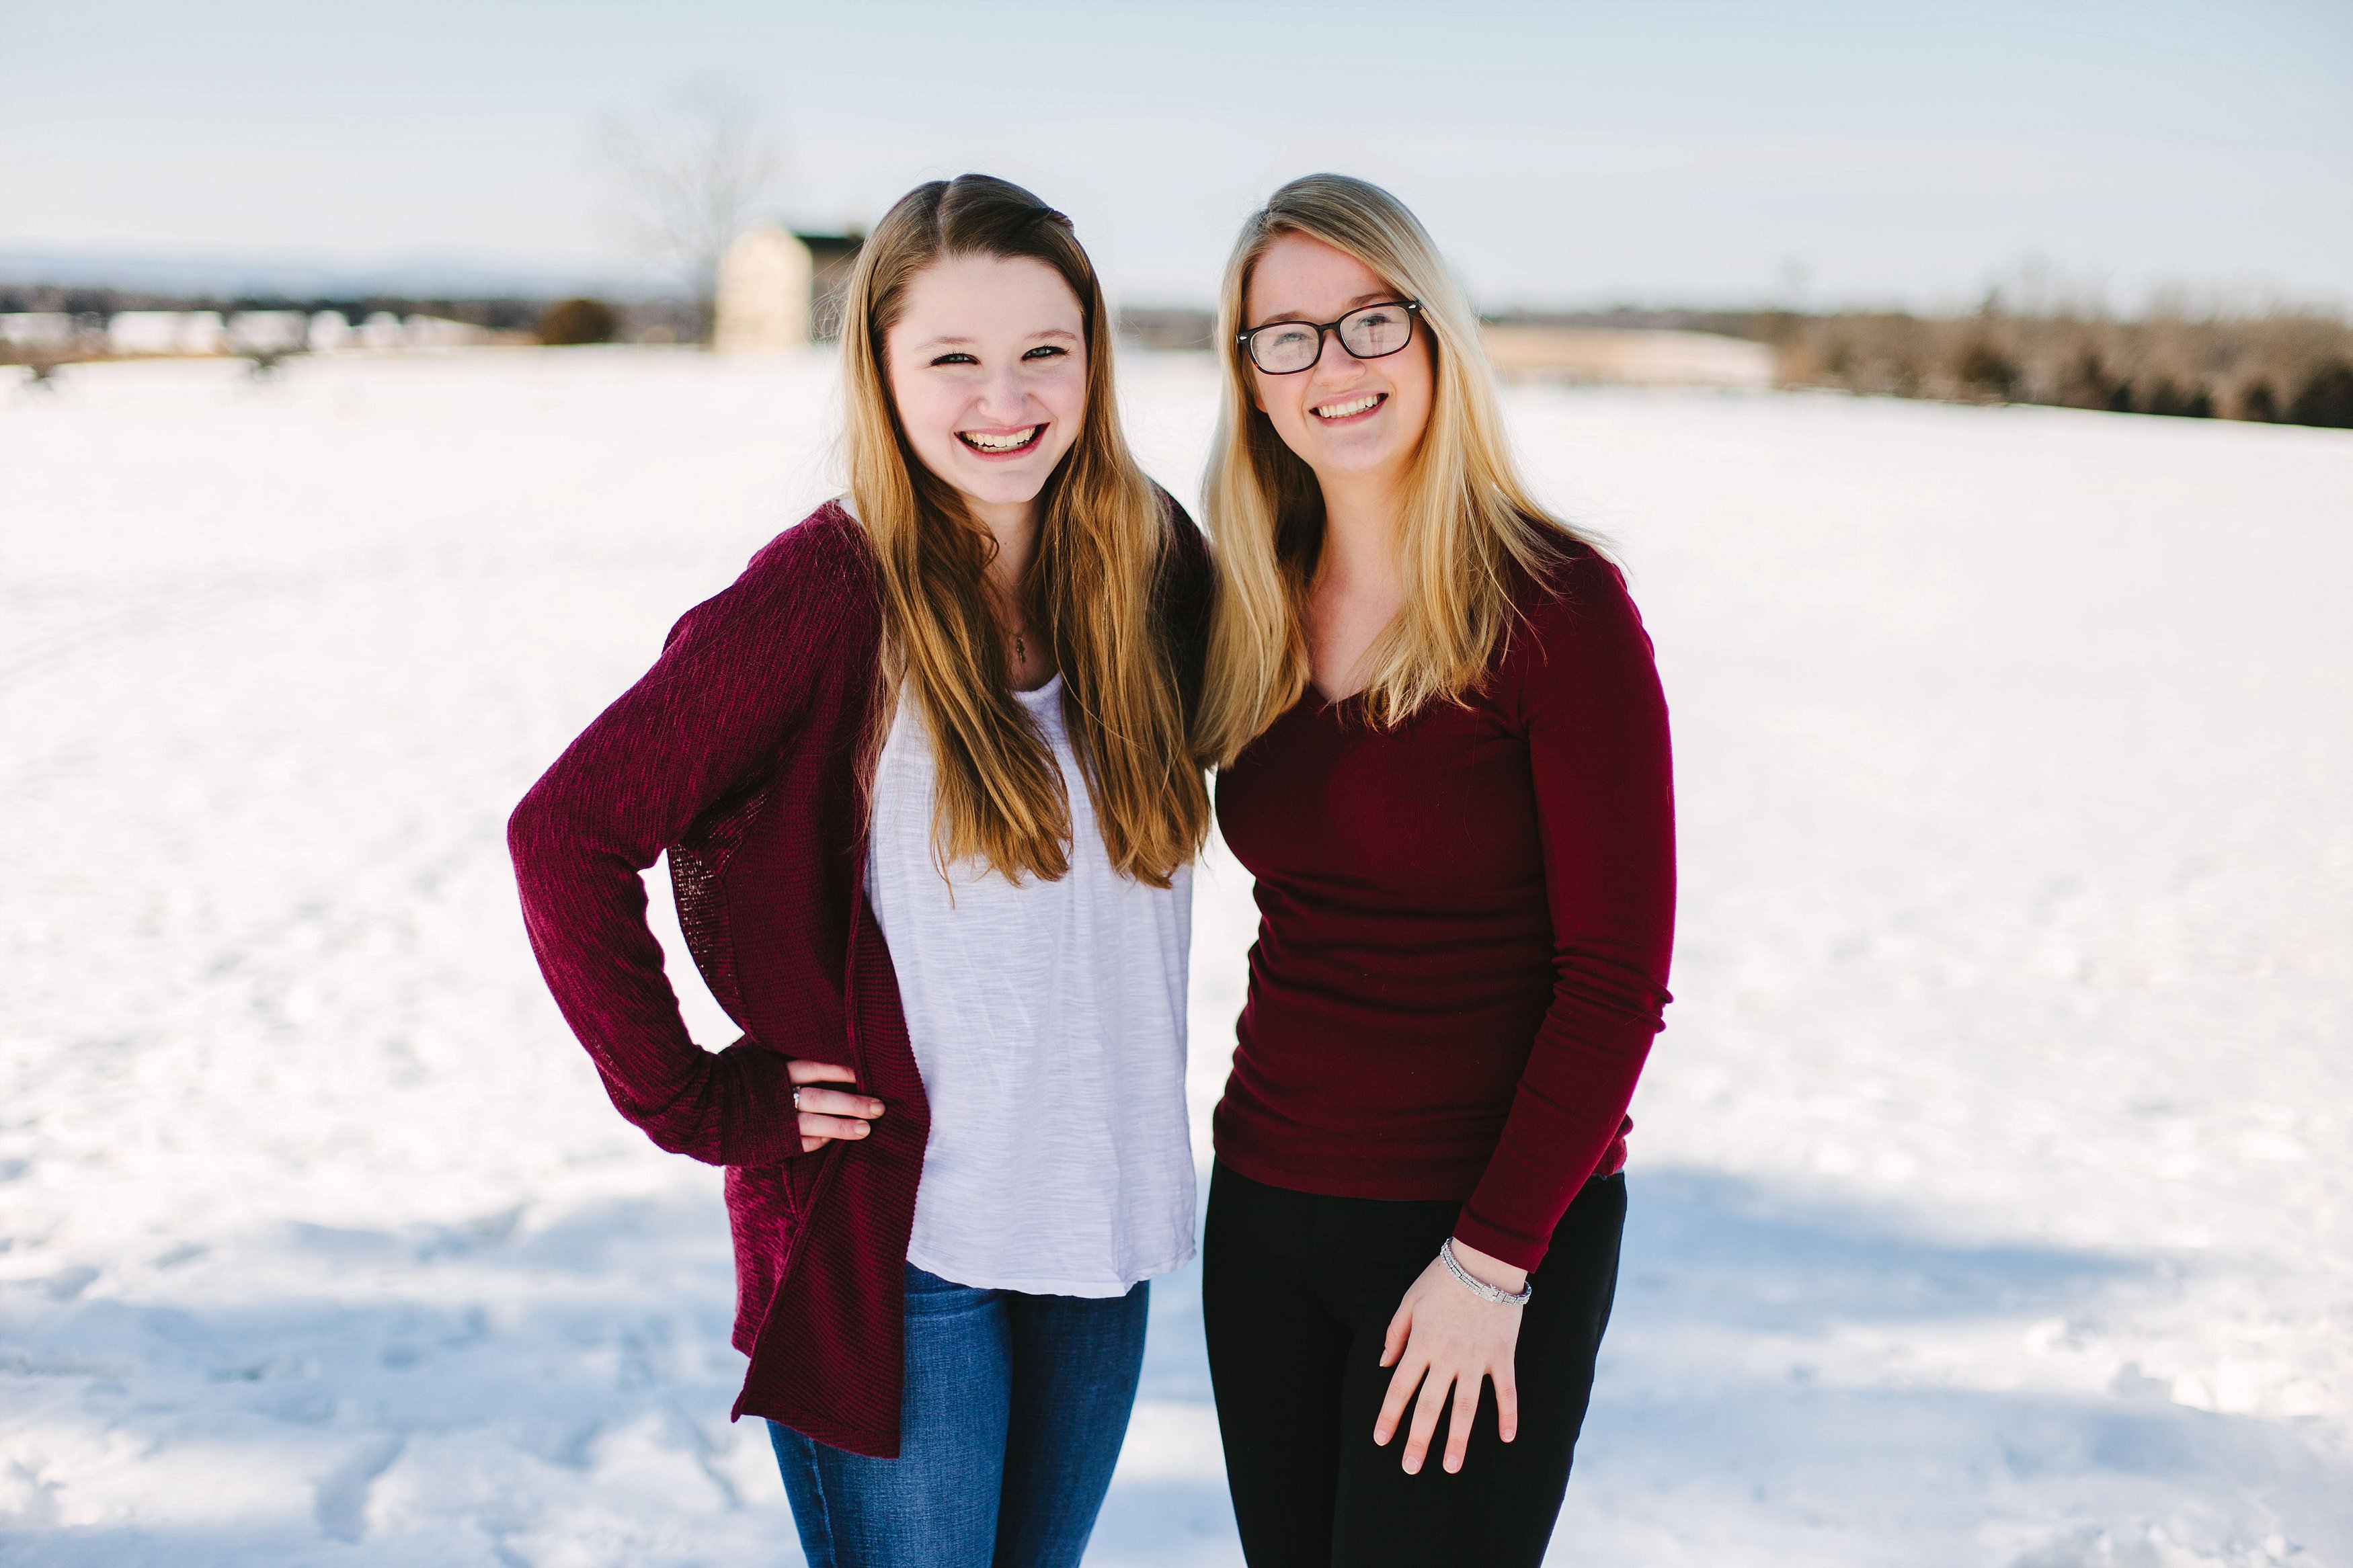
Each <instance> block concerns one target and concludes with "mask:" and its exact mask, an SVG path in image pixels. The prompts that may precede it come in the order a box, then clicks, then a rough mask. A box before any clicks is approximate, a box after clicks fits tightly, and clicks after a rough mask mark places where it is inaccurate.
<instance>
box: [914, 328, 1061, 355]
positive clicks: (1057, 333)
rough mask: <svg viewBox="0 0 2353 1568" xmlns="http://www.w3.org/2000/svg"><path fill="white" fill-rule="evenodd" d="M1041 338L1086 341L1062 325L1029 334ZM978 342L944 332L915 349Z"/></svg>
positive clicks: (958, 346)
mask: <svg viewBox="0 0 2353 1568" xmlns="http://www.w3.org/2000/svg"><path fill="white" fill-rule="evenodd" d="M1039 338H1068V339H1070V340H1071V342H1074V343H1075V342H1084V341H1085V340H1084V339H1082V338H1081V337H1080V336H1079V334H1078V333H1076V332H1073V331H1067V330H1065V329H1064V328H1061V327H1046V328H1042V329H1040V330H1039V331H1034V332H1032V333H1030V334H1029V341H1030V342H1036V341H1037V340H1038V339H1039ZM976 342H980V340H979V339H978V338H962V337H956V336H955V335H954V334H952V333H942V334H941V335H940V336H938V337H936V338H925V339H924V340H923V342H919V343H917V344H915V345H914V350H915V352H916V353H923V351H924V350H925V349H940V348H964V347H968V346H970V345H971V344H973V343H976Z"/></svg>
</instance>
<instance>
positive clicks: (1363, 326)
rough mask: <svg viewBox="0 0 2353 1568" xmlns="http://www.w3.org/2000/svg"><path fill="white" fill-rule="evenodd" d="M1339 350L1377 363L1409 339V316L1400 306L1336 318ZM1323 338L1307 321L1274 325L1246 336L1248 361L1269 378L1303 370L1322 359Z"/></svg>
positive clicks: (1371, 307) (1369, 308) (1371, 308)
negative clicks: (1344, 350)
mask: <svg viewBox="0 0 2353 1568" xmlns="http://www.w3.org/2000/svg"><path fill="white" fill-rule="evenodd" d="M1336 330H1337V331H1338V332H1339V334H1340V346H1341V347H1342V348H1345V349H1346V350H1347V351H1348V352H1349V353H1351V354H1354V355H1355V356H1356V358H1358V359H1379V358H1380V357H1381V356H1382V355H1384V354H1393V353H1397V352H1398V350H1399V349H1401V348H1403V347H1405V345H1406V343H1407V342H1408V341H1409V339H1410V338H1411V337H1412V336H1413V312H1412V311H1410V310H1407V309H1405V308H1404V307H1403V306H1402V305H1367V306H1366V307H1365V308H1364V309H1363V310H1351V311H1349V312H1348V313H1347V314H1346V315H1345V316H1343V317H1341V318H1340V321H1339V325H1338V327H1337V329H1336ZM1323 349H1324V334H1323V333H1322V332H1320V331H1317V330H1316V329H1315V327H1314V324H1312V323H1310V322H1307V321H1276V322H1274V323H1273V324H1272V325H1271V326H1265V327H1261V328H1260V329H1259V330H1258V331H1255V332H1253V333H1251V334H1250V358H1251V360H1252V361H1254V362H1255V363H1257V365H1258V367H1259V369H1261V370H1262V371H1265V372H1266V373H1267V374H1270V375H1287V374H1292V373H1293V372H1294V371H1303V370H1305V369H1306V368H1307V367H1308V366H1309V365H1312V364H1314V363H1315V362H1316V360H1317V359H1318V358H1320V357H1322V353H1323Z"/></svg>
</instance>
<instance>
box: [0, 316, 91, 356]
mask: <svg viewBox="0 0 2353 1568" xmlns="http://www.w3.org/2000/svg"><path fill="white" fill-rule="evenodd" d="M73 341H74V321H73V318H72V317H71V316H69V315H67V314H66V313H65V312H64V311H63V310H20V311H16V312H13V313H11V314H8V315H5V316H0V342H5V343H6V344H7V345H8V346H9V347H10V348H12V349H55V350H63V349H69V348H71V347H72V346H73Z"/></svg>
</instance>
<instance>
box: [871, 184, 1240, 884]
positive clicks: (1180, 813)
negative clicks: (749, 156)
mask: <svg viewBox="0 0 2353 1568" xmlns="http://www.w3.org/2000/svg"><path fill="white" fill-rule="evenodd" d="M958 256H987V257H999V258H1023V257H1026V258H1030V259H1032V260H1036V261H1040V262H1043V263H1045V264H1046V265H1047V266H1049V267H1050V268H1053V269H1054V270H1055V272H1056V273H1058V274H1059V275H1060V277H1061V279H1062V281H1063V282H1065V283H1067V284H1068V285H1070V289H1071V293H1072V294H1073V295H1075V296H1076V297H1077V299H1078V301H1079V310H1080V312H1081V314H1082V317H1083V318H1084V320H1085V323H1086V343H1087V395H1086V407H1085V411H1084V413H1083V414H1082V416H1081V418H1080V424H1079V432H1078V436H1077V437H1076V438H1075V439H1074V440H1073V441H1072V443H1071V449H1070V451H1069V452H1067V453H1066V454H1064V456H1063V458H1062V460H1061V462H1060V464H1058V465H1057V466H1056V467H1055V469H1054V472H1053V474H1052V476H1051V477H1050V478H1049V479H1047V481H1046V488H1045V489H1044V490H1043V491H1041V492H1040V493H1039V498H1038V548H1037V553H1036V555H1035V557H1034V558H1033V560H1032V562H1031V564H1030V567H1029V577H1028V580H1027V582H1026V583H1024V584H1022V593H1023V595H1024V604H1025V605H1026V606H1027V608H1028V611H1029V616H1030V617H1031V621H1032V624H1033V625H1035V626H1037V627H1038V628H1039V634H1040V635H1041V636H1042V637H1045V639H1046V641H1047V644H1048V646H1049V647H1051V648H1052V650H1053V654H1054V660H1055V663H1056V664H1057V665H1058V666H1060V669H1061V672H1062V712H1063V716H1064V719H1065V721H1066V722H1067V723H1068V725H1069V728H1070V733H1071V750H1072V752H1075V753H1076V754H1077V757H1078V760H1079V765H1080V769H1081V771H1082V773H1084V774H1085V775H1086V784H1087V789H1088V792H1089V794H1090V795H1091V796H1092V800H1093V803H1094V810H1095V818H1096V821H1097V824H1098V825H1099V826H1100V827H1101V829H1102V832H1103V847H1104V848H1105V849H1106V850H1107V851H1109V853H1110V857H1111V863H1112V866H1113V869H1115V870H1117V871H1119V872H1120V873H1121V874H1122V875H1124V876H1126V877H1129V878H1132V879H1134V880H1136V881H1140V882H1145V883H1149V884H1150V885H1152V886H1153V887H1155V888H1165V887H1166V886H1168V882H1169V879H1170V878H1171V877H1172V876H1174V875H1175V873H1176V869H1177V868H1179V867H1180V866H1183V865H1184V864H1185V863H1186V862H1187V861H1188V860H1190V859H1191V858H1193V857H1194V856H1195V855H1196V854H1197V853H1198V852H1199V849H1200V847H1201V843H1202V840H1203V839H1204V838H1205V837H1207V835H1208V826H1209V799H1208V791H1207V790H1206V789H1205V788H1204V787H1203V785H1202V782H1201V772H1200V769H1199V767H1198V765H1197V764H1196V763H1194V761H1193V759H1192V755H1191V753H1190V752H1189V750H1188V749H1187V742H1186V736H1185V715H1184V712H1183V710H1182V708H1181V705H1180V702H1179V700H1178V697H1177V686H1176V668H1175V660H1174V658H1173V653H1172V648H1171V641H1170V637H1168V635H1167V633H1166V628H1165V627H1162V626H1158V625H1156V624H1155V613H1154V584H1155V580H1156V579H1157V577H1158V575H1159V569H1160V563H1161V559H1162V556H1163V554H1164V553H1165V552H1166V548H1167V542H1168V527H1169V522H1168V519H1167V517H1166V513H1165V512H1164V511H1163V510H1162V506H1161V500H1160V496H1159V493H1158V492H1157V491H1156V490H1155V489H1154V487H1153V484H1152V481H1151V480H1149V479H1146V478H1145V476H1144V470H1143V469H1141V468H1138V467H1136V464H1135V459H1134V458H1133V457H1132V456H1130V455H1129V453H1128V449H1127V440H1126V437H1124V435H1122V434H1121V431H1120V425H1119V411H1118V405H1117V403H1116V401H1115V399H1114V396H1113V387H1112V331H1111V315H1110V311H1109V310H1108V308H1107V307H1106V306H1105V304H1104V301H1103V289H1102V287H1101V286H1100V285H1099V284H1098V283H1097V282H1096V279H1095V270H1094V267H1093V264H1092V263H1091V262H1090V261H1089V260H1088V259H1087V253H1086V252H1085V251H1084V250H1083V249H1082V248H1081V247H1080V246H1079V242H1078V239H1077V237H1076V236H1075V235H1074V234H1073V233H1072V232H1071V220H1070V219H1069V218H1067V217H1065V216H1062V215H1061V214H1060V213H1059V212H1056V211H1055V210H1054V209H1053V208H1051V207H1050V206H1048V205H1046V204H1045V203H1043V202H1041V201H1039V199H1038V198H1037V197H1036V196H1033V195H1030V194H1029V192H1028V191H1025V190H1023V189H1022V188H1021V187H1020V186H1018V185H1015V184H1008V183H1007V182H1006V181H1003V180H998V179H993V178H991V177H989V176H988V175H986V174H965V175H962V176H960V177H958V178H956V179H954V180H934V181H933V182H932V183H930V184H923V185H918V186H917V187H916V188H915V189H913V190H912V191H910V192H908V193H907V194H906V195H904V196H902V197H901V198H900V199H899V201H898V203H897V205H894V206H892V209H891V210H890V212H889V213H888V214H887V215H885V216H884V217H883V219H882V221H881V224H879V225H877V226H876V227H875V230H874V233H873V236H872V237H871V238H870V239H868V240H867V242H866V244H865V247H863V248H862V249H861V250H860V253H859V257H858V265H857V268H856V269H855V270H854V271H853V272H852V273H851V274H850V279H849V293H848V297H847V300H845V303H844V310H843V321H844V326H843V331H842V334H841V363H842V384H843V392H844V401H845V403H846V405H847V415H848V417H847V420H846V430H845V442H844V445H845V447H846V455H847V458H848V461H849V492H850V497H851V499H852V500H853V501H854V503H855V506H856V510H857V514H858V521H859V522H860V525H861V526H862V527H863V528H864V529H865V530H866V533H867V536H868V538H870V539H871V541H872V542H873V545H874V553H875V558H876V563H877V566H878V575H879V577H880V580H881V597H882V610H883V626H884V631H885V658H884V663H883V668H884V679H885V682H886V686H887V688H888V689H889V692H890V694H892V695H893V696H895V697H896V698H898V699H899V700H904V699H905V698H907V697H910V696H912V697H913V699H914V700H916V702H917V704H918V707H919V709H920V710H921V713H922V716H923V723H924V726H925V728H926V729H927V731H929V733H930V736H931V742H932V747H933V751H934V755H935V757H936V758H937V770H936V780H937V782H936V785H935V790H934V810H933V819H932V842H933V846H934V851H935V853H936V854H937V857H938V858H939V860H940V862H941V864H942V865H943V867H945V866H950V865H954V864H955V863H956V862H957V861H960V860H965V859H974V858H977V859H979V860H982V861H985V862H987V864H988V865H989V866H990V867H992V868H995V869H996V870H997V871H999V872H1001V873H1002V874H1003V875H1004V876H1005V877H1006V878H1007V879H1008V880H1011V881H1017V882H1018V881H1019V880H1020V879H1022V878H1023V877H1025V876H1036V877H1039V878H1041V879H1045V880H1047V881H1053V880H1056V879H1060V877H1062V876H1063V875H1064V874H1065V873H1067V872H1068V871H1069V869H1070V847H1071V805H1070V798H1069V796H1068V795H1067V794H1065V784H1064V781H1063V779H1062V777H1061V773H1060V770H1059V769H1057V768H1056V767H1055V765H1054V760H1053V756H1052V754H1051V753H1050V752H1049V751H1048V750H1047V748H1046V743H1045V741H1044V739H1043V738H1042V737H1041V736H1040V735H1039V732H1038V731H1037V728H1036V727H1035V726H1034V725H1033V724H1032V723H1031V722H1030V721H1029V715H1028V714H1027V713H1025V712H1024V711H1023V710H1022V708H1021V705H1020V703H1019V702H1018V701H1016V700H1014V697H1013V689H1012V680H1011V675H1010V671H1009V668H1008V665H1007V663H1006V658H1005V642H1004V637H1003V636H1002V635H1001V633H1000V630H999V627H998V622H997V616H996V613H995V611H994V610H993V609H992V607H991V605H990V595H989V589H988V585H987V579H986V574H987V569H988V563H989V561H990V560H991V558H992V557H993V556H994V555H995V553H996V543H995V541H994V539H993V538H992V536H991V535H990V534H989V532H988V531H987V528H986V527H984V526H983V525H982V524H980V523H979V522H978V521H976V520H975V519H974V518H973V516H972V514H971V512H970V511H969V510H967V509H966V507H965V504H964V500H963V497H962V496H961V495H960V494H959V493H958V492H957V491H956V489H955V487H953V486H952V485H950V484H948V483H947V482H946V481H945V480H944V479H940V478H939V476H937V475H936V474H934V473H933V472H932V471H931V470H930V469H929V468H925V467H924V466H923V461H922V459H921V458H918V457H917V456H916V455H915V452H914V448H913V447H912V446H911V445H909V443H908V440H907V433H906V430H905V428H904V427H903V426H902V425H901V423H900V420H899V409H898V403H897V400H896V399H895V398H894V397H892V393H891V383H890V373H889V370H888V363H889V362H888V357H887V354H886V353H885V342H884V340H885V335H886V334H887V333H888V332H889V331H890V330H891V327H892V324H893V323H894V322H895V321H898V319H899V317H900V314H901V312H902V310H904V309H905V305H906V300H907V291H908V289H909V287H910V286H911V285H912V284H913V281H914V279H915V276H916V274H917V273H919V272H921V271H922V270H923V268H926V267H928V266H930V265H931V264H932V263H934V261H938V260H942V259H944V258H949V257H958ZM891 710H892V708H891V704H890V703H888V702H886V703H885V704H884V705H883V707H882V711H883V713H884V714H886V715H887V714H888V713H889V712H890V711H891ZM886 721H887V720H886Z"/></svg>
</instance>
